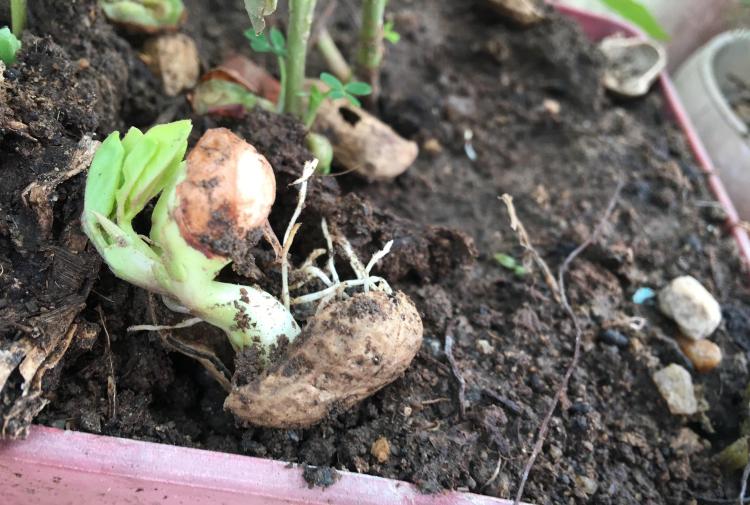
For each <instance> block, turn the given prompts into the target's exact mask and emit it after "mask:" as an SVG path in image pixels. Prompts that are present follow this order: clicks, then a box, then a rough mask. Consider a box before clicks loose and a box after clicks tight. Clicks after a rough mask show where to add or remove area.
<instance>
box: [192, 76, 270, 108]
mask: <svg viewBox="0 0 750 505" xmlns="http://www.w3.org/2000/svg"><path fill="white" fill-rule="evenodd" d="M192 103H193V109H194V110H195V112H196V113H198V114H208V113H217V112H220V111H222V110H231V109H234V108H236V107H237V106H238V105H241V106H242V109H241V110H252V109H254V108H255V107H260V108H261V109H264V110H268V111H275V110H276V109H275V106H274V104H273V103H272V102H271V101H270V100H266V99H265V98H263V97H260V96H258V95H256V94H255V93H252V92H250V91H248V90H247V88H246V87H245V86H243V85H241V84H237V83H236V82H232V81H225V80H223V79H209V80H207V81H203V82H201V83H200V84H198V86H196V88H195V90H193V97H192Z"/></svg>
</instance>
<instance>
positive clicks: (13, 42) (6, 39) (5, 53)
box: [0, 26, 21, 66]
mask: <svg viewBox="0 0 750 505" xmlns="http://www.w3.org/2000/svg"><path fill="white" fill-rule="evenodd" d="M20 49H21V41H20V40H18V39H17V38H16V36H15V35H14V34H13V32H11V31H10V29H9V28H8V27H7V26H4V27H3V28H0V61H2V62H3V63H4V64H5V65H7V66H10V65H12V64H14V63H15V62H16V54H17V53H18V51H19V50H20Z"/></svg>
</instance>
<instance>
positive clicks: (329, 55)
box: [318, 27, 352, 82]
mask: <svg viewBox="0 0 750 505" xmlns="http://www.w3.org/2000/svg"><path fill="white" fill-rule="evenodd" d="M318 50H319V51H320V54H321V55H322V56H323V58H324V59H325V60H326V65H328V68H329V69H330V70H331V72H333V73H334V75H336V77H338V78H339V79H340V80H342V81H344V82H349V81H350V80H351V78H352V69H351V67H350V66H349V63H347V61H346V58H344V55H343V54H341V51H340V50H339V48H338V46H337V45H336V42H335V41H334V40H333V37H331V34H330V33H329V32H328V30H327V29H326V28H325V27H323V28H321V30H320V33H318Z"/></svg>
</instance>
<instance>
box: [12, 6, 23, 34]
mask: <svg viewBox="0 0 750 505" xmlns="http://www.w3.org/2000/svg"><path fill="white" fill-rule="evenodd" d="M10 23H11V26H12V28H13V35H15V36H16V37H19V38H20V37H21V34H22V33H23V30H24V28H26V0H10Z"/></svg>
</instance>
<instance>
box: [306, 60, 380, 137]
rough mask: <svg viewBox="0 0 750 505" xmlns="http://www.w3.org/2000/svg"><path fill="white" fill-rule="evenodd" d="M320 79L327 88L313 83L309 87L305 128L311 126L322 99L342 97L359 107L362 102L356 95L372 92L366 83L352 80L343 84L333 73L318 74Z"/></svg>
mask: <svg viewBox="0 0 750 505" xmlns="http://www.w3.org/2000/svg"><path fill="white" fill-rule="evenodd" d="M320 80H321V81H323V83H324V84H325V85H326V86H328V90H327V91H322V90H321V89H320V88H319V87H318V86H316V85H315V84H313V85H312V86H311V87H310V93H309V95H308V99H307V110H306V112H305V118H304V123H305V126H306V127H307V128H310V127H312V125H313V123H314V122H315V116H316V115H317V114H318V109H320V106H321V104H322V103H323V101H324V100H339V99H342V98H343V99H345V100H347V101H348V102H349V103H350V104H352V105H353V106H355V107H361V106H362V103H361V102H360V101H359V99H358V98H357V97H358V96H367V95H369V94H370V93H372V88H371V87H370V85H369V84H367V83H364V82H358V81H354V82H349V83H346V84H344V83H343V82H341V81H340V80H339V79H338V78H337V77H336V76H335V75H333V74H329V73H328V72H323V73H322V74H320Z"/></svg>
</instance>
